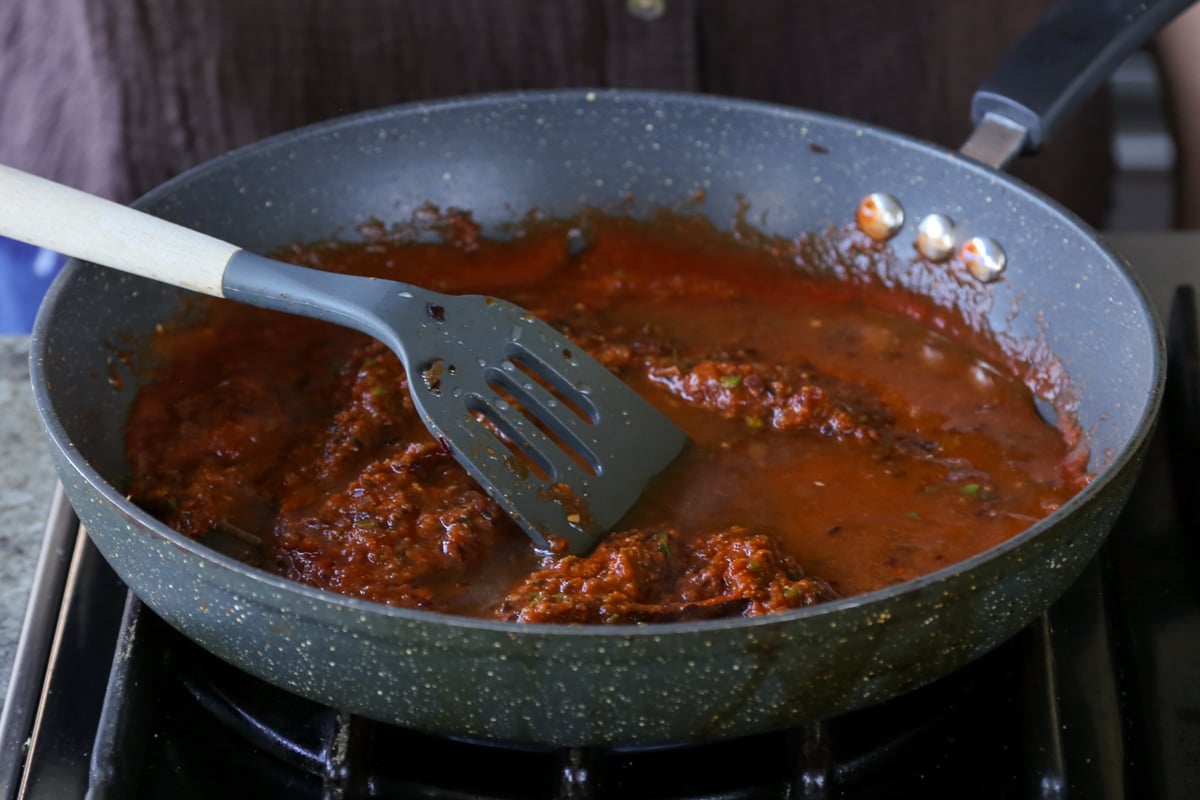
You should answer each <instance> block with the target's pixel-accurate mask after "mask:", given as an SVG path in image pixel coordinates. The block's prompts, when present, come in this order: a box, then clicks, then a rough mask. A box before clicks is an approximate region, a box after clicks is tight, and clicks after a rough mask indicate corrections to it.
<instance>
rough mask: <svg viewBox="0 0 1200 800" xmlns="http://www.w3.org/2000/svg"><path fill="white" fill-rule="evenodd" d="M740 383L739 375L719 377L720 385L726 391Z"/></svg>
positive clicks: (740, 377)
mask: <svg viewBox="0 0 1200 800" xmlns="http://www.w3.org/2000/svg"><path fill="white" fill-rule="evenodd" d="M741 382H742V376H741V375H724V376H722V377H721V385H722V386H724V387H725V388H726V389H732V388H733V387H735V386H737V385H738V384H740V383H741Z"/></svg>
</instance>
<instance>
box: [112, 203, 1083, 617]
mask: <svg viewBox="0 0 1200 800" xmlns="http://www.w3.org/2000/svg"><path fill="white" fill-rule="evenodd" d="M452 220H453V221H455V225H452V226H451V230H446V229H443V231H442V233H443V235H444V236H446V238H447V239H448V243H442V244H427V243H414V242H406V241H397V240H395V239H394V238H391V237H389V236H387V235H383V234H380V233H379V232H376V235H374V236H371V237H369V238H368V239H367V241H366V242H365V243H362V244H339V243H325V244H318V245H311V246H304V247H295V248H292V249H290V250H289V251H287V252H286V253H283V254H281V257H283V258H285V259H288V260H292V261H295V262H297V263H304V264H307V265H310V266H317V267H320V268H323V269H329V270H335V271H345V272H352V273H357V274H369V275H376V276H381V277H389V278H396V279H401V280H405V281H409V282H412V283H416V284H419V285H424V286H428V287H430V288H433V289H437V290H440V291H447V292H477V293H485V294H488V293H491V294H496V295H501V296H504V297H506V298H507V299H510V300H512V301H514V302H516V303H518V304H520V305H523V306H525V307H527V308H529V309H530V310H532V311H534V312H535V313H536V314H538V315H539V316H541V317H542V318H543V319H545V320H546V321H548V322H550V323H552V324H554V325H556V326H558V327H559V328H560V329H562V330H564V331H565V332H567V333H568V335H569V336H571V337H572V339H573V340H574V341H576V342H577V343H578V344H579V345H580V346H581V347H583V348H585V349H586V350H588V351H589V352H591V353H592V354H593V355H595V356H596V357H598V358H599V359H600V360H601V361H603V362H604V363H605V364H606V365H607V366H609V367H610V368H611V369H613V370H614V371H615V372H617V373H618V374H619V375H620V376H621V377H622V378H623V379H624V380H626V381H627V382H628V383H630V384H631V385H632V386H634V387H635V388H636V389H637V390H639V391H640V392H641V393H643V394H644V395H645V396H646V397H648V398H649V399H650V400H651V401H652V402H654V403H655V404H656V405H657V406H659V407H660V408H661V409H662V410H663V411H664V412H666V413H667V414H668V415H670V416H671V417H672V418H673V419H675V421H676V422H677V423H678V424H680V425H681V426H682V427H683V428H684V429H685V430H686V431H687V432H688V433H689V435H690V436H691V438H692V440H693V446H692V447H691V448H690V449H689V451H688V452H687V453H686V455H685V456H684V457H683V458H682V459H681V460H680V461H679V462H678V463H677V464H676V465H675V466H674V467H672V469H671V471H670V474H669V475H667V476H666V477H664V478H663V479H662V480H661V481H660V482H659V484H657V485H656V486H655V487H654V491H653V492H652V493H651V494H649V495H647V497H646V498H644V500H643V502H642V503H641V504H640V505H639V506H638V507H637V508H636V509H635V510H634V512H632V513H631V515H630V516H629V517H628V518H627V519H626V521H625V523H624V524H623V525H622V530H621V531H620V532H618V533H615V534H613V535H612V536H611V537H610V538H609V539H608V541H606V542H605V543H604V544H603V545H601V547H600V548H598V550H597V551H596V552H595V553H594V554H592V555H591V556H589V557H586V558H576V557H566V558H557V559H556V558H552V557H539V556H538V555H537V554H535V553H534V552H533V550H532V549H531V546H530V544H529V542H528V540H527V539H526V538H525V537H524V535H523V534H521V533H520V532H519V530H518V529H516V528H515V526H513V525H512V523H511V522H509V520H507V518H505V517H504V515H503V514H502V513H501V512H500V510H499V508H498V507H497V505H496V504H495V503H494V502H492V501H491V500H490V499H488V498H487V497H486V495H484V493H483V492H482V491H481V490H479V489H478V487H476V486H475V485H474V484H473V483H472V481H471V480H470V479H469V478H467V477H466V475H465V473H463V472H462V470H461V469H460V468H459V467H458V466H457V464H456V463H455V462H454V461H453V459H452V458H451V457H450V456H449V454H448V453H446V452H445V451H443V450H442V448H441V447H440V446H439V445H438V444H436V443H435V442H434V441H433V440H432V438H431V437H430V436H429V434H428V433H427V432H426V430H425V429H424V427H423V426H422V424H421V422H420V420H419V419H418V418H417V417H416V415H415V414H414V413H413V410H412V406H411V403H410V402H409V400H408V397H407V390H406V382H405V381H406V378H405V375H404V373H403V370H402V369H401V367H400V365H399V362H398V360H397V359H396V358H395V357H394V356H393V355H392V354H391V353H389V352H388V351H386V350H385V349H384V348H383V347H382V346H381V345H379V344H377V343H375V342H373V341H371V340H369V339H367V338H366V337H364V336H362V335H360V334H356V333H353V332H351V331H348V330H344V329H340V328H335V327H333V326H330V325H326V324H323V323H319V322H314V321H311V320H306V319H302V318H298V317H291V316H288V315H283V314H277V313H273V312H266V311H260V310H257V309H251V308H248V307H243V306H239V305H237V304H233V303H213V304H212V305H211V307H209V308H207V310H206V318H205V322H204V323H203V324H201V325H193V326H179V327H177V328H170V329H167V330H164V332H163V333H161V334H160V336H159V337H158V339H157V341H156V342H155V344H154V351H155V356H156V360H157V361H158V362H159V366H158V367H157V368H156V373H155V376H154V380H153V381H152V382H151V383H150V384H149V385H147V386H145V387H144V388H143V389H142V390H141V391H140V393H139V396H138V399H137V402H136V404H135V406H134V409H133V413H132V415H131V419H130V422H129V427H128V431H127V444H128V452H129V456H130V461H131V466H132V486H131V496H132V498H133V500H134V501H135V502H137V503H139V504H141V505H143V506H144V507H146V508H147V509H149V510H150V511H151V512H152V513H154V514H156V515H157V516H159V517H160V518H161V519H163V520H164V521H165V522H167V523H168V524H169V525H171V526H173V527H175V528H176V529H178V530H180V531H182V532H184V533H186V534H188V535H189V536H193V537H197V538H201V539H205V540H206V541H209V542H210V543H212V544H213V545H214V546H216V547H219V548H222V549H224V550H227V551H230V552H234V553H236V554H237V555H238V556H239V557H241V558H244V559H246V560H248V561H251V562H253V563H256V564H259V565H261V566H264V567H265V568H267V569H270V570H273V571H276V572H278V573H280V574H282V575H285V576H288V577H290V578H293V579H295V580H298V581H302V582H305V583H308V584H311V585H314V586H319V587H323V588H326V589H329V590H332V591H337V592H342V593H345V594H349V595H354V596H359V597H364V598H368V599H371V600H376V601H380V602H385V603H391V604H396V605H403V606H411V607H420V608H427V609H431V610H437V611H444V612H449V613H460V614H472V615H481V616H494V617H498V618H501V619H509V620H517V621H549V622H643V621H658V620H672V619H692V618H706V617H715V616H729V615H753V614H759V613H766V612H770V611H777V610H780V609H785V608H791V607H796V606H800V605H807V604H811V603H814V602H820V601H822V600H825V599H829V598H831V597H835V596H838V595H842V596H846V595H854V594H859V593H863V592H868V591H871V590H874V589H878V588H881V587H884V586H888V585H890V584H893V583H897V582H900V581H906V580H909V579H911V578H914V577H917V576H919V575H922V574H925V573H928V572H930V571H933V570H937V569H940V568H942V567H945V566H948V565H950V564H952V563H954V562H956V561H959V560H962V559H964V558H967V557H969V556H971V555H974V554H976V553H979V552H981V551H983V550H985V549H987V548H990V547H992V546H994V545H996V544H998V543H1000V542H1002V541H1004V540H1005V539H1008V538H1009V537H1011V536H1013V535H1014V534H1016V533H1018V532H1019V531H1021V530H1023V529H1024V528H1026V527H1027V526H1028V525H1030V524H1031V523H1032V522H1034V521H1036V520H1038V519H1040V518H1041V517H1043V516H1045V515H1047V514H1048V513H1050V512H1051V511H1053V510H1054V509H1055V508H1057V507H1058V506H1059V505H1060V504H1061V503H1062V502H1063V501H1064V500H1066V499H1067V498H1069V497H1070V496H1071V495H1072V494H1073V493H1074V492H1076V491H1077V490H1078V489H1079V488H1080V487H1081V486H1083V485H1084V483H1085V482H1086V480H1087V476H1086V474H1085V473H1084V463H1085V461H1086V459H1085V458H1084V453H1083V451H1082V448H1081V446H1080V443H1079V441H1078V435H1077V432H1075V431H1073V430H1072V429H1071V427H1070V425H1069V424H1067V423H1062V424H1063V430H1059V429H1057V428H1054V427H1051V426H1050V425H1048V424H1046V423H1045V422H1044V421H1043V420H1042V419H1041V418H1040V417H1039V415H1038V413H1037V410H1036V408H1035V405H1034V402H1033V398H1032V395H1031V393H1030V391H1029V389H1027V388H1026V387H1025V386H1024V385H1023V384H1022V383H1021V382H1020V380H1018V379H1017V378H1016V377H1015V376H1016V375H1017V374H1018V373H1019V372H1020V370H1019V368H1018V365H1015V364H1010V363H1007V361H1006V360H1005V358H1004V357H1003V355H1002V353H1001V352H1000V350H999V348H997V347H996V346H995V345H994V343H992V342H991V341H990V340H989V339H988V338H987V337H985V336H982V335H977V334H973V333H971V331H970V326H969V325H966V324H965V323H962V322H961V320H960V319H958V318H956V317H954V315H953V314H950V313H949V312H947V310H946V309H944V308H939V307H937V306H935V305H934V304H933V303H931V302H929V301H928V300H926V299H924V298H921V297H918V296H915V295H913V294H910V293H906V292H903V291H899V290H894V289H889V288H884V287H882V286H880V285H876V284H872V283H871V282H870V281H858V282H847V281H843V280H836V279H834V278H831V277H828V276H827V275H822V274H820V273H821V270H820V269H812V270H810V269H805V268H804V267H805V265H804V264H800V265H797V263H796V262H797V260H803V258H802V256H803V253H804V252H818V251H821V252H825V251H823V250H820V248H816V249H813V250H811V251H805V250H804V249H803V248H791V249H789V248H783V251H782V252H781V251H780V248H778V247H759V246H748V245H747V244H745V243H739V242H735V241H733V240H732V239H729V238H725V237H722V236H719V235H717V234H715V233H713V232H712V231H710V230H708V229H707V228H706V226H705V225H703V224H702V223H699V222H695V221H688V220H686V219H683V220H681V219H677V218H671V219H670V220H669V223H670V224H665V223H662V221H660V223H661V224H650V223H644V222H643V223H639V222H631V221H629V220H622V219H616V218H610V217H605V216H596V217H594V218H591V219H589V220H588V223H587V224H588V244H587V246H586V247H585V248H583V249H582V251H581V252H579V253H577V254H574V255H572V254H571V251H572V250H573V249H574V248H569V247H568V243H569V241H570V240H571V236H570V235H569V232H570V227H569V225H567V224H566V223H539V224H533V225H531V226H529V227H528V229H527V230H525V231H524V232H523V233H522V234H521V235H519V236H517V237H516V238H515V239H514V240H513V241H510V242H495V241H489V240H484V239H482V238H480V237H478V236H477V235H476V231H475V230H474V228H473V226H472V225H471V224H470V221H469V218H465V217H455V218H452ZM664 228H667V229H671V233H669V234H667V233H663V229H664ZM829 252H833V250H832V249H830V250H829ZM810 266H814V267H819V266H821V265H810ZM940 331H953V332H954V336H953V338H951V337H950V336H948V335H946V334H945V333H942V332H940ZM984 354H986V355H987V357H985V355H984ZM1068 422H1069V421H1068ZM1064 431H1065V432H1064Z"/></svg>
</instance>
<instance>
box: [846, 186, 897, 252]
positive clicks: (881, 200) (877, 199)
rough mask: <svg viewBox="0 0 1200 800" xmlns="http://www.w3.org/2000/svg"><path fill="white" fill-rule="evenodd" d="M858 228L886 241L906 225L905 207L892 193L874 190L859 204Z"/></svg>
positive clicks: (857, 214) (878, 240)
mask: <svg viewBox="0 0 1200 800" xmlns="http://www.w3.org/2000/svg"><path fill="white" fill-rule="evenodd" d="M854 218H855V220H856V221H857V222H858V229H859V230H860V231H862V232H863V233H865V234H866V235H867V236H870V237H871V238H872V239H874V240H875V241H877V242H886V241H887V240H888V239H890V238H892V237H893V236H895V235H896V234H897V233H899V232H900V229H901V228H902V227H904V207H903V206H901V205H900V201H899V200H897V199H896V198H894V197H892V196H891V195H890V194H884V193H883V192H872V193H871V194H869V195H867V196H866V197H864V198H863V199H862V202H861V203H859V204H858V211H857V213H856V214H855V217H854Z"/></svg>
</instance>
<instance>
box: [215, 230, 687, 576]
mask: <svg viewBox="0 0 1200 800" xmlns="http://www.w3.org/2000/svg"><path fill="white" fill-rule="evenodd" d="M223 291H224V294H225V296H226V297H229V298H231V299H234V300H238V301H241V302H244V303H250V304H253V305H258V306H263V307H266V308H274V309H277V310H281V311H288V312H291V313H294V314H302V315H304V316H310V317H316V318H318V319H324V320H328V321H330V322H335V323H338V324H340V325H346V326H349V327H352V328H355V329H357V330H360V331H363V332H364V333H368V334H370V335H372V336H374V337H376V338H378V339H379V340H380V341H382V342H383V343H384V344H386V345H388V347H390V348H391V349H392V350H394V351H395V352H396V353H397V354H398V355H399V356H400V358H401V360H402V361H403V363H404V368H405V370H406V371H407V373H408V379H409V380H408V382H409V389H410V392H411V394H412V400H413V404H414V405H415V406H416V408H417V411H418V412H419V413H420V414H421V417H422V420H423V421H424V423H425V425H426V427H428V428H429V430H430V431H431V432H432V433H433V435H434V436H435V437H437V438H438V439H439V440H440V441H441V442H442V443H443V444H444V445H445V446H446V447H447V448H449V450H450V451H451V452H452V453H453V455H454V457H455V458H456V459H457V460H458V462H459V463H460V464H461V465H462V466H463V467H464V468H465V469H466V470H467V471H468V472H469V473H470V474H471V475H472V477H474V478H475V479H476V480H477V481H479V483H480V484H481V485H482V486H483V487H484V489H486V490H487V492H488V494H489V495H491V496H492V497H493V498H494V499H495V500H496V501H497V502H499V503H500V504H501V505H502V506H503V507H504V509H505V510H506V511H507V512H508V514H509V515H510V516H511V517H512V518H513V520H515V521H516V522H517V524H519V525H520V526H521V528H523V529H524V530H525V532H526V533H528V534H529V536H530V538H531V539H533V541H534V543H535V544H536V546H537V547H538V548H539V549H541V550H544V551H547V552H557V553H561V552H564V551H565V552H571V553H587V552H590V551H591V550H592V549H593V548H594V547H595V546H596V544H597V543H598V542H599V541H600V540H601V539H602V538H603V537H604V535H605V534H606V533H607V532H608V531H610V530H612V529H613V528H614V527H615V526H616V525H617V524H618V523H619V522H620V521H621V518H622V517H624V516H625V514H626V513H627V512H628V511H629V510H630V509H631V508H632V507H633V505H634V504H635V503H636V502H637V500H638V498H639V497H641V495H642V492H643V491H644V490H645V488H646V485H647V484H648V483H649V482H650V481H651V480H652V479H653V478H654V477H655V476H656V475H658V474H659V473H661V472H662V471H663V470H664V469H666V467H667V466H668V465H669V464H670V463H671V462H672V461H674V460H675V458H676V457H677V456H678V455H679V454H680V453H681V452H682V450H683V448H684V446H685V445H686V444H687V436H686V434H684V432H683V431H682V430H680V429H679V428H678V427H677V426H676V425H675V424H674V423H672V422H671V421H670V420H669V419H667V418H666V417H665V416H664V415H663V414H662V413H661V412H659V411H658V410H657V409H656V408H654V406H652V405H651V404H650V403H648V402H647V401H646V400H644V399H643V398H642V397H641V396H640V395H638V394H637V393H636V392H634V391H633V390H632V389H630V388H629V387H628V386H626V385H625V384H624V383H623V382H622V381H621V380H619V379H618V378H617V377H616V376H615V375H613V374H612V373H611V372H609V371H608V370H607V369H605V368H604V367H603V366H602V365H601V364H600V363H599V362H597V361H596V360H595V359H593V358H592V357H591V356H589V355H588V354H587V353H585V352H583V351H582V350H581V349H580V348H579V347H577V346H576V345H575V344H573V343H572V342H571V341H570V340H569V339H567V338H566V337H564V336H563V335H562V334H560V333H559V332H558V331H556V330H554V329H553V328H552V327H550V326H549V325H547V324H546V323H544V322H542V321H541V320H539V319H537V318H536V317H534V316H533V315H532V314H530V313H529V312H528V311H526V310H525V309H522V308H520V307H518V306H515V305H513V304H512V303H509V302H506V301H504V300H499V299H496V298H492V297H484V296H480V295H466V296H458V295H445V294H440V293H438V292H431V291H428V290H425V289H421V288H418V287H415V286H411V285H408V284H403V283H397V282H394V281H387V280H381V279H374V278H361V277H354V276H347V275H337V274H333V273H327V272H321V271H319V270H312V269H307V268H304V267H295V266H292V265H289V264H283V263H281V262H278V261H272V260H270V259H266V258H262V257H260V256H256V255H253V254H251V253H247V252H245V251H242V252H239V253H237V254H236V255H235V256H234V257H233V258H232V259H231V260H230V262H229V266H228V267H227V269H226V272H225V277H224V284H223ZM564 542H565V544H566V547H565V548H564V547H563V546H562V545H563V543H564Z"/></svg>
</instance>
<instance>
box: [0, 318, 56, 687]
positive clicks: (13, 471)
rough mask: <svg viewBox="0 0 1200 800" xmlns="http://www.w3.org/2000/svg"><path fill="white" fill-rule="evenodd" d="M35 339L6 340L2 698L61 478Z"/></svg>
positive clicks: (0, 443)
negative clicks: (36, 392) (38, 385)
mask: <svg viewBox="0 0 1200 800" xmlns="http://www.w3.org/2000/svg"><path fill="white" fill-rule="evenodd" d="M28 357H29V340H28V339H26V338H23V337H0V409H3V411H2V412H0V697H3V696H4V692H5V690H6V689H7V687H8V679H9V674H10V672H11V670H12V663H13V656H14V655H15V654H16V651H17V640H18V638H19V637H20V635H21V623H22V621H23V620H24V618H25V604H26V602H27V601H28V600H29V589H30V586H31V585H32V583H33V575H34V567H35V566H36V565H37V560H38V554H39V552H40V550H41V545H42V534H43V531H44V529H45V526H46V518H47V513H48V512H49V509H50V501H51V498H52V496H53V494H54V487H55V483H56V479H55V476H54V468H53V466H52V465H51V463H50V453H49V450H48V447H47V445H46V442H45V440H44V439H43V437H42V431H41V424H40V422H39V420H38V416H37V412H36V411H35V410H34V407H33V392H32V390H31V389H30V385H29V367H28V363H27V359H28Z"/></svg>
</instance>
